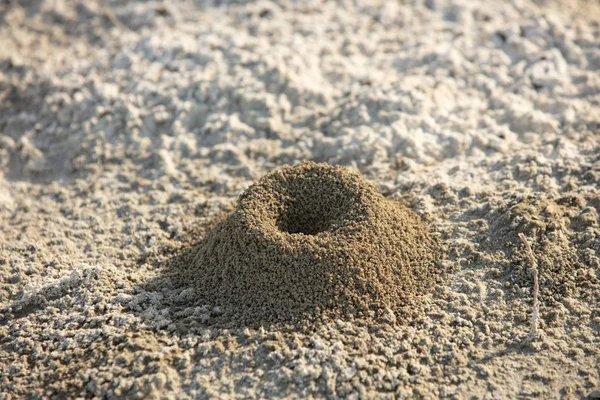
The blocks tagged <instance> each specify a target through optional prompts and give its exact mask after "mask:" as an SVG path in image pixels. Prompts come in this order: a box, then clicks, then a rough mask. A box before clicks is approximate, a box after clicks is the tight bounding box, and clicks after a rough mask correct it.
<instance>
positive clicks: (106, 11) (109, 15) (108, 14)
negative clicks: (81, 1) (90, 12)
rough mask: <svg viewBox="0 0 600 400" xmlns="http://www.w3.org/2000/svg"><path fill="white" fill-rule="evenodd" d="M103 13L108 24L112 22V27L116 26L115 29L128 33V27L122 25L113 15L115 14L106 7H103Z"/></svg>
mask: <svg viewBox="0 0 600 400" xmlns="http://www.w3.org/2000/svg"><path fill="white" fill-rule="evenodd" d="M102 11H103V12H104V15H105V16H106V18H108V19H109V20H110V22H112V24H113V25H114V26H116V27H117V28H120V29H122V30H124V31H130V30H131V29H129V27H128V26H127V25H125V24H124V23H122V22H121V21H120V20H119V18H117V16H116V15H115V13H114V12H113V11H112V10H111V9H110V8H108V7H104V9H103V10H102Z"/></svg>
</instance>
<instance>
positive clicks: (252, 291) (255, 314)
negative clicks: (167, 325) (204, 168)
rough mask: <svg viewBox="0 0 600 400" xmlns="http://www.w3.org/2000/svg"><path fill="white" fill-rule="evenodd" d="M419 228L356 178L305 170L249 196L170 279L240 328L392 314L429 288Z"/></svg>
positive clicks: (429, 242)
mask: <svg viewBox="0 0 600 400" xmlns="http://www.w3.org/2000/svg"><path fill="white" fill-rule="evenodd" d="M442 256H443V251H442V246H441V244H440V243H439V241H438V240H437V239H436V238H435V237H434V236H433V235H432V232H431V231H430V229H429V228H428V227H427V226H426V225H425V223H424V222H423V221H422V220H421V219H420V217H418V216H417V215H416V214H414V213H413V212H412V211H411V210H409V209H407V208H406V207H404V206H402V205H401V204H399V203H397V202H395V201H391V200H387V199H385V198H384V197H383V196H382V195H381V194H380V193H379V192H378V191H377V189H376V188H375V187H374V186H373V185H372V184H370V183H369V182H367V181H366V180H364V179H363V178H362V176H361V175H360V174H358V173H354V172H351V171H349V170H347V169H344V168H341V167H332V166H330V165H327V164H315V163H312V162H305V163H302V164H299V165H297V166H293V167H284V168H282V169H280V170H278V171H275V172H273V173H270V174H268V175H266V176H264V177H263V178H261V179H260V180H258V181H257V182H256V183H255V184H253V185H252V186H251V187H249V188H248V189H247V190H246V191H245V192H244V193H243V194H242V195H241V196H240V198H239V200H238V203H237V206H236V208H235V210H234V211H233V212H232V213H231V214H230V215H228V216H227V217H226V218H225V219H224V220H222V221H221V222H219V223H218V224H217V225H216V226H215V227H213V228H212V229H211V230H210V231H209V232H208V233H207V235H206V237H205V238H204V239H203V240H202V241H201V242H200V244H199V245H198V248H197V253H196V254H195V256H194V257H193V259H192V260H190V262H188V264H187V265H185V266H184V268H183V269H182V270H180V271H179V272H178V274H177V275H176V276H175V281H176V282H177V283H179V284H181V285H189V284H191V285H193V287H194V288H195V289H196V295H197V296H198V299H199V300H200V301H201V302H203V303H206V304H210V305H213V306H218V307H220V308H221V309H222V310H223V312H224V313H225V314H229V315H232V316H235V318H236V319H238V320H239V321H240V322H243V323H247V324H252V323H257V322H265V321H269V322H293V321H296V320H298V319H300V318H306V317H309V318H313V317H323V316H329V317H343V316H345V315H348V314H352V315H355V316H356V315H366V314H369V313H370V312H371V311H375V312H377V311H382V310H394V309H396V308H397V307H398V306H402V305H405V304H406V302H407V300H409V299H410V298H411V297H412V296H413V295H414V294H415V293H417V292H418V291H419V290H420V289H423V288H424V287H425V286H427V285H428V284H430V283H431V282H433V281H434V279H435V276H436V274H437V272H438V269H437V267H436V266H437V263H438V261H439V260H440V259H441V258H442Z"/></svg>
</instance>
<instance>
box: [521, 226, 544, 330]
mask: <svg viewBox="0 0 600 400" xmlns="http://www.w3.org/2000/svg"><path fill="white" fill-rule="evenodd" d="M519 239H521V241H522V242H523V244H524V245H525V249H526V250H527V256H528V257H529V262H530V263H531V266H530V268H529V272H530V273H531V275H532V276H533V312H532V314H531V333H530V334H529V339H530V340H533V339H535V338H536V336H537V328H538V317H539V315H540V304H539V301H538V296H539V291H540V286H539V282H538V268H537V261H536V260H535V255H534V254H533V250H532V249H531V245H530V244H529V242H528V241H527V238H526V237H525V235H523V233H521V232H519Z"/></svg>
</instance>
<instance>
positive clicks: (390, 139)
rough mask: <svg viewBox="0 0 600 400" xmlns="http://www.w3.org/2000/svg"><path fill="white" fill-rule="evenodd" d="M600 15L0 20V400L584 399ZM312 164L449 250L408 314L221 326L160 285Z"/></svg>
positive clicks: (104, 13) (89, 12) (123, 6)
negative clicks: (218, 226) (357, 184)
mask: <svg viewBox="0 0 600 400" xmlns="http://www.w3.org/2000/svg"><path fill="white" fill-rule="evenodd" d="M599 21H600V6H598V4H597V3H596V2H592V1H568V0H563V1H531V0H519V1H508V2H496V1H482V2H468V1H466V0H453V1H441V0H440V1H437V0H426V1H414V2H412V1H400V2H391V1H390V2H384V1H375V0H374V1H364V2H349V1H348V2H342V1H340V2H323V1H311V2H296V3H293V2H288V1H279V2H267V1H259V2H243V1H238V2H229V1H218V2H217V1H214V2H209V1H181V2H179V1H177V2H164V3H162V2H141V1H140V2H138V1H131V2H124V1H110V2H100V1H85V2H83V1H73V2H65V1H61V0H56V1H49V0H48V1H37V0H32V1H26V2H25V1H24V2H19V3H18V4H17V3H16V2H6V1H5V2H1V3H0V221H1V222H0V393H1V394H0V398H21V397H33V398H42V397H54V398H63V397H97V398H247V397H251V398H266V397H268V398H282V397H289V398H311V397H319V398H321V397H325V398H341V397H345V398H372V397H376V396H377V397H381V398H430V399H434V398H457V399H461V398H482V399H483V398H544V399H553V398H582V397H586V396H588V395H589V396H590V397H591V396H592V394H593V393H598V392H594V391H595V390H598V389H600V372H599V371H600V361H599V360H600V350H599V349H600V284H599V279H600V276H599V275H600V272H599V271H600V257H599V256H600V227H599V225H600V224H599V220H598V219H599V217H598V215H599V214H600V200H599V199H600V125H599V122H600V73H599V70H600V50H599V48H600V23H599ZM303 160H311V161H315V162H327V163H329V164H332V165H340V166H344V167H347V168H350V169H351V170H355V171H358V172H360V173H361V174H362V175H363V176H364V177H365V178H366V179H367V180H369V181H370V182H372V183H373V184H374V185H375V186H376V187H377V189H378V191H379V192H381V193H382V194H383V195H384V196H385V197H386V198H388V199H390V200H394V201H400V202H401V203H402V204H404V205H405V206H406V207H408V208H409V209H411V210H412V212H414V213H416V214H418V215H419V217H420V218H422V219H423V220H424V221H427V224H428V226H432V227H435V231H436V232H439V234H440V240H442V241H443V242H444V243H445V244H446V245H447V247H448V250H447V255H446V257H447V258H446V262H445V264H446V265H445V266H444V267H445V268H447V269H448V270H450V271H451V272H450V273H449V274H448V276H447V277H446V279H445V280H444V281H443V282H441V283H439V284H438V285H436V286H435V287H434V288H432V289H431V290H430V291H429V292H427V293H425V294H422V295H420V296H418V298H417V300H418V301H416V302H415V304H414V315H413V316H412V317H411V318H407V319H406V320H405V321H400V323H399V321H396V323H395V324H394V323H391V322H390V321H389V320H388V321H386V320H385V319H381V318H380V319H372V320H366V321H365V320H358V319H353V318H345V317H344V318H341V317H340V318H338V319H336V320H334V321H325V322H322V323H318V324H317V323H315V324H313V326H312V327H311V328H312V329H311V331H293V330H286V329H283V328H275V327H269V326H263V327H259V328H256V327H250V326H234V327H231V328H224V327H219V326H216V325H214V324H212V322H213V321H214V320H218V319H219V318H223V315H224V311H226V310H223V309H220V308H219V307H218V306H213V305H210V304H195V303H194V302H195V301H196V299H197V297H196V296H195V295H194V293H193V291H190V290H187V291H186V290H182V289H181V288H180V287H178V286H177V285H165V284H164V283H165V280H164V268H165V266H166V265H167V264H168V261H169V260H170V259H172V258H173V257H177V256H178V254H180V253H181V252H182V251H185V249H189V248H191V247H193V245H194V244H195V243H196V242H197V240H198V238H199V237H202V235H204V234H205V232H206V231H207V229H210V228H209V226H210V225H211V224H215V223H216V222H215V218H220V217H221V216H223V215H226V214H227V213H228V212H231V210H232V207H234V205H235V201H236V199H237V198H238V196H239V195H240V194H241V193H243V191H244V190H245V189H247V188H248V187H249V186H250V185H251V184H252V183H253V182H256V181H257V180H258V179H259V178H260V177H262V176H264V175H265V174H267V173H269V172H272V171H274V170H276V169H278V168H281V167H283V166H285V165H295V164H297V163H299V162H301V161H303ZM519 233H523V234H524V235H525V236H526V238H527V240H528V241H529V242H530V243H531V245H532V249H533V251H534V253H535V255H536V258H537V262H538V269H539V285H540V288H539V301H540V316H539V320H538V334H537V336H536V337H535V338H529V333H530V330H531V314H532V302H533V293H532V288H533V281H532V276H531V273H530V265H529V264H530V262H529V260H528V257H527V253H526V252H525V247H524V245H523V243H522V242H521V241H520V240H519V236H518V234H519ZM191 317H193V319H194V320H197V321H200V322H199V323H198V324H196V325H193V326H188V325H187V324H185V323H182V321H184V320H186V319H188V318H191ZM593 395H594V396H595V394H593Z"/></svg>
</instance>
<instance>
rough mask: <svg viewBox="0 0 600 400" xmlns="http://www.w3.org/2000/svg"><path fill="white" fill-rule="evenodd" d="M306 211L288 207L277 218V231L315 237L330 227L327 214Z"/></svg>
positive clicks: (300, 208)
mask: <svg viewBox="0 0 600 400" xmlns="http://www.w3.org/2000/svg"><path fill="white" fill-rule="evenodd" d="M319 211H320V210H313V211H312V212H310V211H308V210H307V209H306V208H304V207H290V208H289V209H288V210H286V211H285V212H284V213H283V214H282V215H281V216H280V218H279V224H278V225H279V229H280V230H281V231H283V232H287V233H290V234H298V233H301V234H303V235H316V234H317V233H320V232H324V231H326V230H328V229H329V228H330V227H331V223H330V221H328V219H329V218H330V216H328V215H327V213H319Z"/></svg>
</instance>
